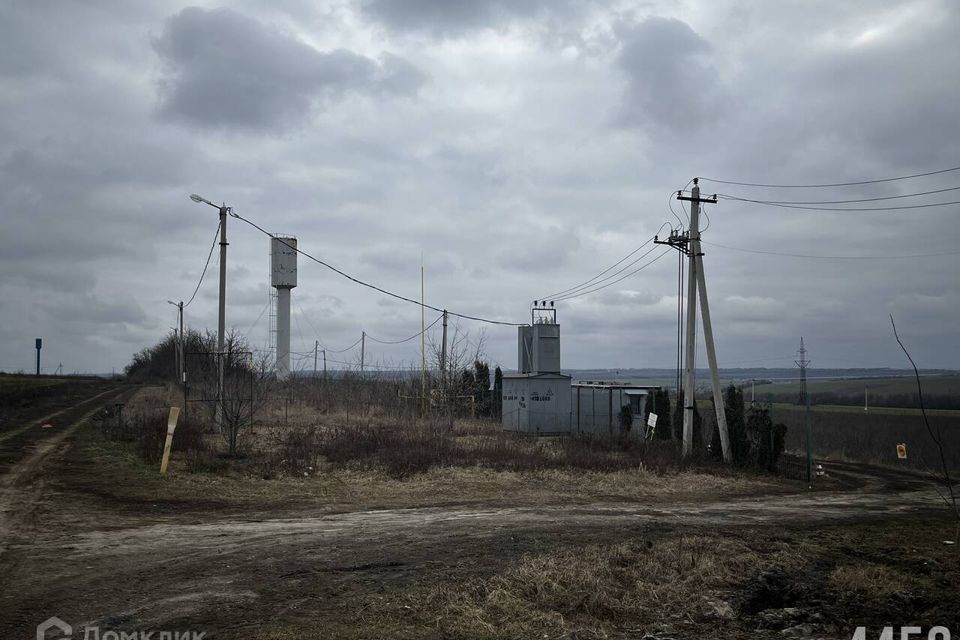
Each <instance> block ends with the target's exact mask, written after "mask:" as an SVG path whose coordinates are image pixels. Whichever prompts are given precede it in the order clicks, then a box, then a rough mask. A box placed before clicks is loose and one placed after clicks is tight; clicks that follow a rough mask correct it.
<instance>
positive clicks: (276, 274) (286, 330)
mask: <svg viewBox="0 0 960 640" xmlns="http://www.w3.org/2000/svg"><path fill="white" fill-rule="evenodd" d="M270 286H272V287H273V288H274V289H276V290H277V349H276V354H277V364H276V370H277V377H278V378H279V379H281V380H284V379H286V377H287V376H289V375H290V290H291V289H293V288H294V287H295V286H297V239H296V238H290V237H274V238H270Z"/></svg>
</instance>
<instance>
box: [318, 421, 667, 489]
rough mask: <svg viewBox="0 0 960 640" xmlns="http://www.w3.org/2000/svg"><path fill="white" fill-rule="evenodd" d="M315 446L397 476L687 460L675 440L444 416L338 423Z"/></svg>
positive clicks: (661, 467)
mask: <svg viewBox="0 0 960 640" xmlns="http://www.w3.org/2000/svg"><path fill="white" fill-rule="evenodd" d="M488 424H489V423H488ZM317 446H318V451H319V453H320V454H321V455H322V456H323V457H324V459H325V460H326V461H327V462H329V463H331V464H334V465H338V466H346V467H359V468H379V469H382V470H384V471H386V472H387V473H389V474H390V475H392V476H394V477H399V478H403V477H407V476H410V475H413V474H416V473H422V472H425V471H427V470H429V469H431V468H436V467H453V466H457V467H468V466H476V467H484V468H489V469H495V470H498V471H519V472H524V471H538V470H544V469H561V468H566V469H576V470H581V471H620V470H626V469H636V468H638V467H643V468H646V469H649V470H652V471H654V472H658V473H665V472H668V471H670V470H676V469H679V468H680V467H681V466H682V464H683V462H682V459H681V457H680V455H679V452H678V451H677V448H676V446H674V445H672V444H671V443H665V442H643V441H637V440H631V439H628V438H605V437H593V438H577V437H571V438H556V439H552V440H541V439H535V438H525V437H522V436H516V435H513V434H508V433H505V432H503V431H501V430H500V429H499V426H498V425H493V424H490V425H489V427H488V428H487V429H486V430H485V431H482V430H480V429H478V428H477V427H476V426H475V425H470V426H469V427H468V429H467V430H466V433H463V432H460V431H457V430H455V431H453V432H451V431H450V430H449V429H448V428H447V427H446V426H445V424H444V423H443V422H441V421H421V422H417V423H404V424H399V423H398V424H393V425H389V426H373V425H369V424H365V425H364V424H356V425H350V426H339V427H334V428H331V429H328V430H326V431H325V432H324V433H323V434H321V435H320V438H319V440H318V441H317Z"/></svg>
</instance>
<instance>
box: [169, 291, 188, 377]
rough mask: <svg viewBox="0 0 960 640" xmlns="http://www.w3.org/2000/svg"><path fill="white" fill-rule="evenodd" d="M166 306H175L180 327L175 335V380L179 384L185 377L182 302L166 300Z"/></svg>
mask: <svg viewBox="0 0 960 640" xmlns="http://www.w3.org/2000/svg"><path fill="white" fill-rule="evenodd" d="M167 304H172V305H173V306H175V307H176V308H177V315H178V317H179V323H178V324H179V326H180V331H179V332H178V333H177V336H178V337H177V376H178V378H177V379H178V380H179V381H180V382H181V383H183V382H185V380H184V377H185V376H184V372H185V369H186V363H185V362H184V353H183V346H184V341H183V300H181V301H180V302H174V301H173V300H167Z"/></svg>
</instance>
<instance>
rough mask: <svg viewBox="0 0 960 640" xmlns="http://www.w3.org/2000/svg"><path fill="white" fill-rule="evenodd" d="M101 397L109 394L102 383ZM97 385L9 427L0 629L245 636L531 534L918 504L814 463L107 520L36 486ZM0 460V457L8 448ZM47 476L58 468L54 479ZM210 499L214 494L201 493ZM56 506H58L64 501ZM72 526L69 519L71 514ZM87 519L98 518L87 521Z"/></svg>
mask: <svg viewBox="0 0 960 640" xmlns="http://www.w3.org/2000/svg"><path fill="white" fill-rule="evenodd" d="M111 393H120V392H119V391H112V392H111ZM112 398H113V396H112V395H110V394H107V395H106V396H103V397H101V398H99V399H91V400H90V401H89V402H88V403H84V404H83V405H82V406H77V407H74V408H72V409H71V414H70V417H71V421H70V423H69V424H67V425H65V426H64V427H62V428H61V429H60V430H59V431H57V432H56V433H49V434H48V433H47V431H50V430H46V431H43V432H41V431H39V430H38V429H24V430H23V431H21V432H18V435H16V436H15V438H16V439H17V440H16V441H17V442H18V443H20V445H18V446H21V447H22V445H23V438H26V436H25V435H24V434H31V436H32V438H33V439H32V441H31V442H30V446H29V447H28V448H26V449H24V453H23V455H22V456H21V458H20V459H19V460H18V461H17V462H15V463H13V464H10V465H8V466H7V467H6V468H5V469H4V471H5V473H4V474H3V475H2V476H0V490H2V492H3V493H2V501H3V502H2V505H3V512H2V518H3V520H2V522H3V523H4V524H3V529H0V535H2V536H3V540H2V543H0V544H2V546H0V549H3V550H4V552H3V554H2V556H0V582H2V595H0V637H3V638H12V639H13V638H21V637H22V638H28V637H32V633H33V630H34V628H35V626H36V625H37V623H38V622H40V621H42V620H44V619H46V618H47V617H49V616H52V615H57V616H59V617H60V618H62V619H64V620H70V621H71V623H73V624H74V625H75V626H76V625H80V626H84V625H97V626H99V627H101V628H102V629H109V628H117V629H124V630H129V629H178V630H180V629H194V630H204V631H207V637H217V638H219V637H244V636H246V635H247V634H248V632H252V631H253V630H254V629H259V628H260V627H261V626H262V625H263V624H264V622H265V621H277V620H280V621H283V620H297V621H303V620H304V619H310V618H316V619H323V618H324V616H328V615H337V612H338V611H343V610H345V609H348V608H349V607H350V606H351V605H350V603H351V600H352V599H353V598H354V597H355V596H357V595H359V594H369V593H371V592H378V591H380V592H382V591H384V590H386V591H389V590H390V589H393V588H397V587H403V586H404V585H413V584H419V583H423V582H427V581H429V582H438V581H463V580H465V579H467V578H469V577H472V576H478V575H486V574H489V573H490V572H491V571H493V570H494V569H495V568H496V567H498V566H500V565H502V564H503V563H505V562H508V561H509V560H510V559H513V558H517V557H518V556H520V555H521V554H523V553H525V552H527V551H529V550H531V549H537V548H542V546H543V545H544V544H551V545H557V544H565V543H572V542H573V541H576V540H582V539H584V538H589V539H590V540H592V541H615V540H620V539H625V538H631V539H636V538H656V537H658V536H662V535H667V534H668V533H670V532H677V531H683V532H685V533H697V532H704V531H711V532H716V531H730V532H732V535H736V532H737V531H738V530H741V529H744V528H756V527H766V528H769V529H770V530H771V531H775V530H776V529H778V528H783V527H784V526H791V527H797V528H810V529H816V528H818V527H827V526H831V525H833V524H836V523H844V522H864V521H871V520H892V519H901V518H905V517H912V516H917V515H921V516H922V515H924V514H927V513H932V512H934V511H935V510H936V509H938V508H939V503H938V501H939V498H938V497H937V495H936V493H935V492H934V491H933V489H932V487H931V486H930V485H928V484H927V483H926V482H925V481H924V480H922V479H918V478H917V477H915V476H912V475H908V474H899V473H895V472H886V471H884V472H879V471H877V470H875V469H871V468H869V467H866V466H862V465H853V464H839V463H836V464H828V465H826V469H827V472H828V473H829V474H831V475H833V476H834V477H837V478H842V479H843V480H844V484H846V486H847V487H849V488H846V489H844V490H838V491H830V492H809V493H808V492H806V491H805V490H804V488H802V487H798V490H797V492H796V493H794V494H790V495H781V494H778V495H761V496H754V497H750V498H739V499H726V500H707V501H703V502H685V503H672V504H664V503H655V504H641V503H603V504H593V505H577V506H565V505H543V506H539V507H516V508H483V507H470V508H456V507H454V508H450V507H445V508H419V509H402V510H381V511H363V512H355V513H341V514H328V515H310V514H303V513H302V512H301V511H297V512H286V511H284V509H282V508H278V509H277V510H275V511H273V512H269V513H261V514H258V515H256V516H255V517H253V518H236V517H231V518H223V517H218V516H217V514H216V513H209V514H205V515H202V516H198V515H197V514H196V513H189V514H184V515H183V516H182V517H181V516H178V515H177V514H173V515H172V516H170V517H168V518H166V519H165V521H164V522H160V523H157V522H156V521H155V520H151V521H148V522H145V523H144V524H142V525H139V526H129V523H128V521H126V520H124V521H123V524H122V525H118V524H117V521H115V520H114V519H112V518H111V517H110V512H109V508H107V509H105V510H104V511H103V512H101V513H85V514H82V515H78V514H76V513H74V512H71V511H70V510H69V509H65V513H66V514H67V515H65V516H63V517H60V518H48V517H37V516H36V514H37V513H38V511H37V509H36V508H35V507H36V506H37V505H39V504H43V505H44V506H45V508H44V509H43V510H42V512H43V513H48V514H49V513H56V511H57V509H56V507H57V505H58V504H60V503H59V502H58V501H62V500H63V499H64V496H62V495H57V494H56V492H53V493H51V492H50V491H48V490H47V486H48V485H47V482H46V481H47V479H49V478H50V477H51V476H56V474H58V472H59V471H58V469H59V466H58V464H57V462H58V459H59V457H60V456H63V455H64V451H65V446H66V445H65V443H66V442H67V441H68V440H69V438H70V435H71V433H72V432H73V430H74V429H76V428H77V425H79V424H81V423H82V421H83V418H84V417H85V416H86V415H88V414H89V413H90V412H91V411H93V410H94V409H95V408H96V406H99V405H98V402H102V401H103V400H105V399H106V400H112ZM11 455H12V454H11ZM61 480H62V479H61ZM209 497H211V498H215V496H209ZM64 506H65V507H66V505H64ZM77 517H82V518H84V519H85V521H86V523H85V526H84V527H82V528H77V529H76V530H74V529H73V528H72V527H71V519H72V518H77ZM98 518H102V526H100V527H96V526H94V527H91V526H89V523H90V521H91V520H92V521H94V522H96V521H97V520H98Z"/></svg>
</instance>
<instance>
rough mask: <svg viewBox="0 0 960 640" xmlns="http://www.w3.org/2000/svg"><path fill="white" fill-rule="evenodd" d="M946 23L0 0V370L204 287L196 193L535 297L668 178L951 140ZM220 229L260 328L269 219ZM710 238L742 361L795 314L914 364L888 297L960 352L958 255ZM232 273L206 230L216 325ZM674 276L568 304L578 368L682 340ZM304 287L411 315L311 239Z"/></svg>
mask: <svg viewBox="0 0 960 640" xmlns="http://www.w3.org/2000/svg"><path fill="white" fill-rule="evenodd" d="M957 33H960V4H958V3H956V2H953V1H952V0H940V1H938V0H918V1H914V2H879V1H876V0H869V1H862V2H856V1H846V2H835V1H833V0H831V1H824V2H813V1H809V0H804V1H796V2H788V1H783V2H760V1H756V2H712V1H710V2H708V1H699V2H698V1H688V2H640V1H633V2H630V1H623V2H601V1H596V2H591V1H582V0H576V1H575V0H471V1H470V2H467V1H463V2H458V1H453V0H352V1H351V0H346V1H340V2H322V1H321V2H316V1H307V0H273V1H270V2H267V1H262V2H257V1H254V0H244V1H238V2H232V3H211V4H207V3H190V4H186V3H183V2H160V1H157V2H129V1H127V0H88V1H85V2H62V1H53V0H6V1H5V2H3V3H2V4H0V211H2V219H3V223H4V224H3V233H2V235H0V273H2V276H0V309H2V313H0V318H2V322H0V369H2V370H7V371H10V370H17V369H25V370H30V369H31V368H32V366H33V358H34V351H33V346H34V338H35V337H37V336H43V338H44V352H43V353H44V370H45V371H47V372H50V371H52V370H53V369H54V368H56V366H57V365H58V364H59V363H61V362H62V363H63V367H64V370H65V371H68V372H72V371H74V370H80V371H98V372H104V371H110V370H111V369H112V368H114V367H116V368H117V369H118V370H119V369H121V368H122V367H123V366H124V365H125V364H126V363H127V362H129V359H130V357H131V355H132V354H133V353H134V352H136V351H138V350H139V349H141V348H143V347H144V346H147V345H150V344H152V343H154V342H156V341H157V340H158V339H159V338H160V337H161V336H162V335H163V334H164V333H166V332H168V331H169V330H170V327H172V326H173V325H174V324H175V321H176V310H175V309H174V308H173V307H171V306H170V305H168V304H167V303H166V301H167V300H168V299H170V300H181V299H187V298H189V296H190V294H191V292H192V291H193V289H194V287H195V286H196V283H197V280H198V278H199V276H200V272H201V270H202V268H203V265H204V262H205V260H206V257H207V252H208V251H209V248H210V246H211V241H212V240H213V235H214V231H215V228H216V224H217V216H216V210H215V209H212V208H210V207H207V206H205V205H198V204H194V203H193V202H191V201H190V200H189V198H188V196H189V194H190V193H199V194H201V195H203V196H205V197H207V198H209V199H211V200H214V201H216V202H221V201H223V202H226V203H227V204H228V205H231V206H232V207H234V208H235V210H236V211H237V212H238V213H240V214H242V215H244V216H246V217H248V218H250V219H251V220H253V221H255V222H257V223H258V224H260V225H261V226H263V227H265V228H267V229H269V230H271V231H275V232H280V233H287V234H294V235H296V236H297V237H298V238H299V241H300V248H302V249H303V250H305V251H308V252H310V253H312V254H313V255H315V256H317V257H319V258H322V259H323V260H326V261H328V262H329V263H331V264H333V265H334V266H336V267H338V268H340V269H342V270H344V271H346V272H348V273H350V274H352V275H354V276H356V277H358V278H362V279H365V280H368V281H370V282H372V283H374V284H377V285H379V286H381V287H384V288H388V289H390V290H393V291H396V292H398V293H401V294H404V295H408V296H411V297H419V295H420V264H421V259H422V262H423V265H424V268H425V271H426V298H427V302H428V303H429V304H432V305H434V306H437V307H446V308H448V309H450V310H452V311H457V312H460V313H465V314H470V315H480V316H484V317H488V318H492V319H497V320H503V321H511V322H522V321H525V320H527V319H529V306H530V302H531V301H532V300H533V299H535V298H540V297H542V296H546V295H549V294H551V293H554V292H556V291H559V290H562V289H566V288H568V287H571V286H573V285H576V284H578V283H580V282H582V281H584V280H586V279H588V278H590V277H591V276H594V275H595V274H597V273H598V272H600V271H602V270H604V269H605V268H607V267H608V266H610V265H611V264H613V263H615V262H616V261H617V260H619V259H620V258H621V257H623V256H624V255H626V254H627V253H629V252H630V251H632V250H633V249H635V248H636V247H638V246H639V245H641V244H642V243H643V242H644V241H646V240H647V239H648V238H649V237H650V236H652V235H653V234H654V233H657V232H658V230H659V232H660V233H661V235H663V234H665V233H667V229H668V227H665V226H662V225H664V224H665V223H667V224H669V223H671V222H672V223H673V224H674V225H676V224H678V223H677V218H675V217H674V216H673V214H671V212H670V209H669V208H668V200H669V195H670V193H671V191H675V190H677V189H681V188H683V187H684V186H685V185H687V184H688V182H689V180H690V179H691V178H693V177H694V176H706V177H712V178H720V179H732V180H735V181H743V182H760V183H777V184H782V183H789V184H796V183H804V184H805V183H824V182H827V183H835V182H846V181H857V180H862V179H871V178H883V177H891V176H902V175H907V174H915V173H920V172H925V171H932V170H937V169H941V168H946V167H954V166H957V165H960V136H958V133H957V132H958V128H957V127H958V122H960V117H958V116H960V82H958V81H957V78H960V45H958V44H957ZM956 185H960V172H953V173H946V174H941V175H937V176H930V177H926V178H918V179H914V180H904V181H898V182H891V183H881V184H875V185H865V186H856V187H843V188H832V189H801V190H780V189H778V190H770V189H757V188H749V187H741V186H731V185H719V184H711V183H707V182H705V183H704V191H705V192H711V193H712V192H714V191H720V192H722V193H729V194H736V195H744V196H746V197H751V198H757V199H775V200H817V201H819V200H842V199H856V198H870V197H878V196H889V195H897V194H905V193H915V192H918V191H928V190H934V189H943V188H947V187H952V186H956ZM957 193H960V192H945V193H941V194H936V195H931V196H926V197H923V198H918V199H916V200H910V199H907V200H906V201H904V200H892V201H880V202H878V203H876V204H878V205H887V206H889V205H897V204H903V203H904V202H907V203H912V202H943V201H949V200H960V197H957V195H956V194H957ZM861 206H862V205H861ZM674 210H675V211H676V212H677V214H678V215H679V216H680V217H681V218H683V217H684V213H682V212H681V210H680V208H679V207H678V206H677V204H676V203H675V204H674ZM958 212H960V208H958V205H953V206H945V207H929V208H923V209H913V210H895V211H877V212H853V213H851V212H846V213H843V212H824V211H807V210H795V209H783V208H774V207H770V206H765V205H755V204H748V203H742V202H734V201H721V203H720V204H718V205H709V206H708V208H707V213H708V214H709V217H710V226H709V228H708V229H707V231H706V232H705V234H704V240H705V241H709V242H712V243H716V244H720V245H726V246H729V247H740V248H752V249H756V250H764V251H773V252H786V253H796V254H807V255H823V256H903V255H915V254H929V253H938V252H948V251H956V250H957V241H958V239H960V232H958V226H957V221H958ZM704 224H706V222H704ZM228 233H229V242H230V246H229V254H228V259H229V265H228V270H227V274H228V297H227V324H228V326H231V327H235V328H237V329H238V330H240V331H245V332H246V331H249V336H250V338H251V341H252V342H253V343H254V344H255V345H257V346H265V344H266V342H267V326H268V314H267V313H264V310H265V308H266V304H267V301H268V282H269V279H268V239H267V238H266V237H264V236H263V235H261V234H260V233H259V232H257V231H256V230H254V229H253V228H251V227H249V226H247V225H245V224H244V223H242V222H241V221H239V220H236V219H230V221H229V224H228ZM704 250H705V254H706V255H705V256H704V261H705V265H706V276H707V284H708V287H709V293H710V303H711V305H712V306H711V309H712V312H713V321H714V330H715V333H716V341H717V349H718V355H719V359H720V362H721V365H727V366H738V365H739V366H747V365H749V366H764V365H765V366H771V367H773V366H786V365H789V364H791V363H792V359H793V356H794V351H795V350H796V348H797V346H798V342H799V337H800V336H801V335H803V336H804V337H805V339H806V343H807V346H808V348H809V350H810V353H811V358H812V360H813V361H814V365H815V366H831V367H858V366H896V367H901V366H904V365H906V362H905V361H904V359H903V357H902V354H900V352H899V351H898V350H897V347H896V344H895V343H894V342H893V337H892V334H891V331H890V324H889V319H888V314H890V313H892V314H893V315H894V316H895V318H896V319H897V321H898V324H899V326H900V329H901V333H902V335H903V337H904V338H905V340H906V341H907V344H908V345H909V346H910V347H911V348H912V350H913V355H914V357H915V358H916V360H917V361H918V364H919V365H920V366H921V367H951V368H952V367H960V339H958V315H960V278H958V277H957V276H958V267H960V256H957V255H946V256H939V257H924V258H907V259H897V260H826V259H824V260H818V259H802V258H789V257H776V256H770V255H764V254H750V253H743V252H737V251H732V250H730V249H724V248H721V247H718V246H714V245H705V246H704ZM658 253H659V252H657V253H654V254H651V255H650V257H651V258H652V257H654V256H656V255H658ZM217 276H218V274H217V262H216V256H214V261H213V262H212V264H211V268H210V270H209V271H208V272H207V275H206V278H205V280H204V284H203V286H202V288H201V289H200V292H199V294H198V295H197V298H196V300H195V301H194V303H193V304H192V305H190V306H189V307H188V309H187V312H186V318H187V323H188V325H190V326H191V327H196V328H208V327H209V328H214V329H215V328H216V308H217V307H216V299H217V286H216V282H217ZM676 282H677V260H676V257H675V256H673V255H670V256H667V257H664V258H663V259H661V260H659V261H658V262H656V263H655V264H653V265H652V266H650V267H649V268H647V269H645V270H643V271H641V272H640V273H638V274H636V275H635V276H633V277H631V278H628V279H626V280H623V281H622V282H620V283H617V284H616V285H615V286H611V287H608V288H606V289H604V290H602V291H600V292H598V293H595V294H593V295H587V296H583V297H580V298H576V299H572V300H568V301H564V302H560V303H558V307H559V321H560V324H561V331H562V336H563V341H562V352H563V363H564V366H565V367H571V368H572V367H578V368H585V367H604V368H605V367H610V368H615V367H649V366H670V365H672V364H673V363H674V358H675V355H674V349H675V340H676V303H677V298H676V296H677V290H676ZM299 285H300V286H299V287H297V288H296V289H295V290H294V291H293V299H294V305H293V316H294V317H293V328H292V335H293V343H294V344H293V348H294V350H295V351H307V350H312V349H313V345H314V340H315V339H319V340H320V341H321V343H322V344H323V345H325V346H326V347H328V348H329V349H331V350H335V349H343V348H344V347H347V346H349V345H350V344H352V343H354V342H355V341H356V340H357V339H358V338H359V337H360V332H361V331H362V330H366V331H367V332H368V333H369V334H371V335H373V336H375V337H377V338H380V339H382V340H396V339H400V338H404V337H408V336H410V335H412V334H414V333H416V332H417V331H419V326H420V312H419V308H418V307H416V306H414V305H410V304H407V303H403V302H399V301H396V300H392V299H389V298H385V297H383V296H381V295H380V294H377V293H375V292H373V291H369V290H366V289H363V288H361V287H358V286H357V285H355V284H352V283H350V282H348V281H346V280H344V279H343V278H341V277H340V276H338V275H336V274H334V273H332V272H330V271H328V270H326V269H324V268H323V267H321V266H319V265H316V264H310V263H308V262H306V261H305V260H301V262H300V272H299ZM435 315H436V314H434V313H433V312H428V314H427V322H431V321H432V320H433V319H434V317H435ZM258 317H259V318H260V319H259V321H258V320H257V319H258ZM461 329H462V330H464V331H468V332H469V335H470V337H471V338H472V339H474V340H476V339H478V338H479V336H480V332H481V330H484V329H483V327H482V325H479V324H477V323H474V322H466V321H464V322H462V323H461ZM484 331H485V340H486V346H487V352H488V355H489V357H490V359H491V361H493V362H494V363H499V364H502V365H504V366H505V367H509V368H513V367H515V366H516V329H515V328H513V327H504V326H495V325H491V326H488V327H487V328H486V329H485V330H484ZM700 342H701V343H702V340H701V341H700ZM358 355H359V354H357V353H349V352H348V353H346V354H339V355H336V356H334V355H333V354H332V353H331V354H330V357H331V359H334V358H340V359H346V360H355V359H356V358H357V357H358ZM368 361H371V362H381V363H383V362H392V363H401V362H404V363H412V362H418V361H419V341H418V340H414V341H412V342H409V343H405V344H401V345H397V346H392V347H391V346H386V345H380V344H376V343H371V344H368ZM700 362H701V363H702V362H704V360H703V359H702V357H701V359H700ZM300 364H301V365H302V364H304V363H300ZM309 366H312V358H311V359H310V360H309Z"/></svg>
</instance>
